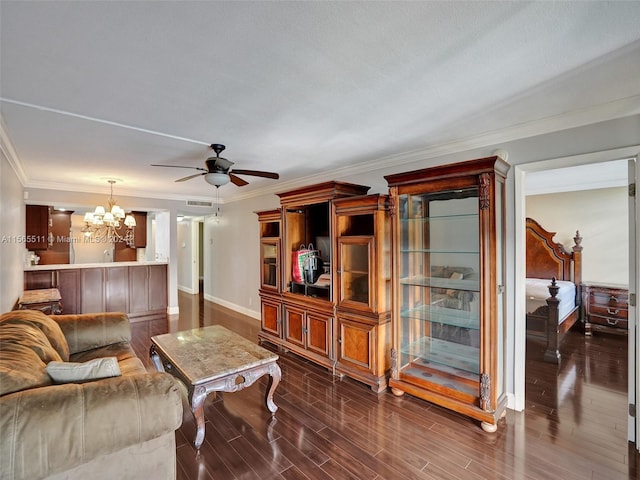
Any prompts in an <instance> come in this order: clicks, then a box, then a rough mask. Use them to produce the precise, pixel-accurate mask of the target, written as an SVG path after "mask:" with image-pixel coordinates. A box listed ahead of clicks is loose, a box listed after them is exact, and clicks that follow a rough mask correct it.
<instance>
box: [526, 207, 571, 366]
mask: <svg viewBox="0 0 640 480" xmlns="http://www.w3.org/2000/svg"><path fill="white" fill-rule="evenodd" d="M555 234H556V232H549V231H547V230H545V229H544V228H543V227H542V226H541V225H540V224H539V223H538V222H536V221H535V220H533V219H532V218H527V220H526V239H527V255H526V256H527V280H526V284H527V337H529V338H537V339H541V340H542V341H544V342H545V343H546V349H545V352H544V360H545V361H546V362H550V363H555V364H560V359H561V355H560V343H561V342H562V339H563V337H564V335H565V333H566V332H567V331H568V330H569V329H570V328H571V327H572V326H573V325H574V324H575V323H576V322H577V321H578V320H580V312H581V293H580V282H581V279H582V246H581V245H580V243H581V242H582V237H580V233H579V232H577V231H576V236H575V237H574V238H573V241H574V245H573V247H572V249H571V252H568V251H567V250H566V249H565V248H564V246H563V245H562V244H561V243H557V242H554V241H553V236H554V235H555Z"/></svg>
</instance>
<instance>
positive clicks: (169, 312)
mask: <svg viewBox="0 0 640 480" xmlns="http://www.w3.org/2000/svg"><path fill="white" fill-rule="evenodd" d="M179 313H180V307H178V306H177V305H175V306H173V307H172V306H168V307H167V315H177V314H179Z"/></svg>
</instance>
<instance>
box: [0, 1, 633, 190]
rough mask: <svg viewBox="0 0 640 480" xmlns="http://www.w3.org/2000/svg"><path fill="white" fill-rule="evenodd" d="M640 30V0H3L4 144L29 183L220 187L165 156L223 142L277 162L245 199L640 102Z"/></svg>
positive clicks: (189, 158)
mask: <svg viewBox="0 0 640 480" xmlns="http://www.w3.org/2000/svg"><path fill="white" fill-rule="evenodd" d="M638 25H640V2H638V1H631V2H622V1H620V2H617V1H616V2H599V1H592V2H561V1H560V2H497V1H493V2H480V1H473V2H463V1H455V2H454V1H446V2H437V1H429V2H427V1H425V2H403V1H393V2H384V1H381V2H340V1H334V2H286V1H283V2H250V1H244V2H223V1H200V2H192V1H180V2H177V1H163V2H160V1H146V2H133V1H131V2H124V1H123V2H110V1H104V2H103V1H85V2H78V1H72V2H66V1H56V2H44V1H43V2H36V1H30V2H26V1H16V2H14V1H7V0H2V1H1V2H0V43H1V47H0V97H1V102H0V114H1V116H2V121H3V124H0V127H1V128H0V133H2V135H3V136H2V138H1V140H3V145H4V148H5V154H7V155H8V156H9V157H10V161H11V162H12V164H13V165H14V167H15V168H16V170H17V171H18V175H19V177H20V178H21V180H22V181H23V183H24V184H25V186H27V187H32V188H37V187H42V188H53V189H61V190H70V191H107V190H108V185H107V182H106V179H107V178H111V177H115V178H118V179H121V181H120V182H119V184H118V185H117V186H116V190H117V193H122V194H136V195H139V196H149V197H152V198H157V197H162V198H169V199H171V198H181V199H183V198H190V199H197V198H213V197H215V188H214V187H212V186H211V185H208V184H207V183H205V182H204V180H203V179H202V178H196V179H193V180H190V181H187V182H183V183H174V180H175V179H177V178H179V177H183V176H186V175H189V174H190V173H197V172H195V171H193V170H187V169H185V170H182V169H172V168H157V167H151V166H150V164H152V163H157V164H167V165H168V164H179V165H188V166H193V167H202V166H204V165H203V162H204V160H205V159H206V158H207V157H208V156H210V155H211V151H210V149H208V147H207V146H208V145H209V144H211V143H223V144H225V145H226V146H227V150H226V151H225V152H224V154H223V156H225V157H226V158H228V159H229V160H231V161H234V162H235V167H237V168H241V169H256V170H271V171H276V172H279V173H280V175H281V179H280V180H277V181H274V180H265V179H258V178H254V177H243V178H245V179H246V180H249V181H250V182H251V183H250V185H248V186H245V187H236V186H234V185H231V184H230V185H227V186H224V187H221V188H220V195H221V197H222V198H223V199H225V200H226V201H230V200H233V199H237V198H241V196H242V195H250V194H255V193H257V192H260V191H264V189H272V188H274V187H273V186H274V185H276V190H277V191H280V190H282V186H283V185H287V184H290V183H292V182H294V183H295V182H296V181H300V180H301V179H305V178H313V177H314V176H317V175H320V174H322V173H323V172H327V171H328V170H334V171H335V170H336V169H341V168H348V169H350V171H352V172H353V171H357V169H362V170H363V171H364V170H366V169H372V168H373V167H375V166H380V165H385V164H386V165H388V164H389V162H392V161H400V160H399V159H402V158H411V154H407V152H424V151H429V150H430V149H431V150H433V149H434V148H436V147H438V146H442V145H447V144H459V145H464V144H465V141H467V140H468V139H472V138H480V137H482V136H491V135H493V136H491V138H492V139H494V140H495V139H496V138H504V140H505V141H507V140H512V139H515V138H519V137H523V136H528V135H532V134H536V133H544V132H545V129H549V128H555V129H558V128H569V127H573V126H578V125H584V124H588V123H594V122H597V121H601V120H608V119H610V118H616V117H622V116H626V115H631V114H635V113H638V112H640V81H639V78H640V28H638ZM496 132H498V136H497V137H496V136H495V133H496ZM403 155H404V156H403ZM385 162H386V163H385ZM397 171H402V168H401V165H398V169H397ZM70 172H72V174H70Z"/></svg>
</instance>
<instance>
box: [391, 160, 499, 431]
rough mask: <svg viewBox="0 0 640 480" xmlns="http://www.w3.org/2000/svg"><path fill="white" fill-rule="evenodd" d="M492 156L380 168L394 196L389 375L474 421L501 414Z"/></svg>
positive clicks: (493, 424)
mask: <svg viewBox="0 0 640 480" xmlns="http://www.w3.org/2000/svg"><path fill="white" fill-rule="evenodd" d="M508 169H509V165H508V164H507V163H506V162H504V161H502V160H501V159H499V158H498V157H489V158H483V159H478V160H471V161H468V162H462V163H457V164H450V165H444V166H438V167H433V168H428V169H423V170H418V171H412V172H406V173H401V174H396V175H389V176H386V177H385V178H386V180H387V182H388V184H389V187H390V196H391V204H392V218H393V220H392V232H393V233H392V237H393V262H392V265H393V309H392V311H393V317H392V324H393V348H392V353H391V356H392V360H391V378H390V380H389V385H390V386H391V388H392V392H393V393H394V394H395V395H402V394H404V393H405V392H406V393H409V394H411V395H414V396H417V397H420V398H422V399H424V400H427V401H430V402H433V403H435V404H438V405H441V406H443V407H445V408H449V409H451V410H454V411H456V412H459V413H462V414H464V415H467V416H469V417H472V418H474V419H476V420H479V421H480V422H481V425H482V428H483V429H484V430H485V431H488V432H494V431H495V430H496V429H497V422H498V420H499V418H500V417H501V416H502V415H504V413H505V409H506V404H507V397H506V389H505V359H506V347H505V345H506V337H505V292H504V285H505V277H504V276H505V273H504V269H505V262H504V254H505V253H504V235H505V229H504V220H503V219H504V208H505V207H504V204H505V178H506V174H507V172H508Z"/></svg>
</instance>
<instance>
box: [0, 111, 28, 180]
mask: <svg viewBox="0 0 640 480" xmlns="http://www.w3.org/2000/svg"><path fill="white" fill-rule="evenodd" d="M0 151H2V154H3V155H4V157H5V158H6V159H7V161H8V162H9V165H11V168H12V169H13V171H14V172H15V174H16V177H18V181H19V182H20V183H21V184H22V186H24V185H25V184H26V183H27V175H26V174H25V172H24V168H22V162H20V160H19V157H18V154H17V152H16V150H15V148H14V147H13V143H11V139H10V138H9V134H8V133H7V127H6V125H5V124H4V119H3V118H2V114H1V113H0Z"/></svg>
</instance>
